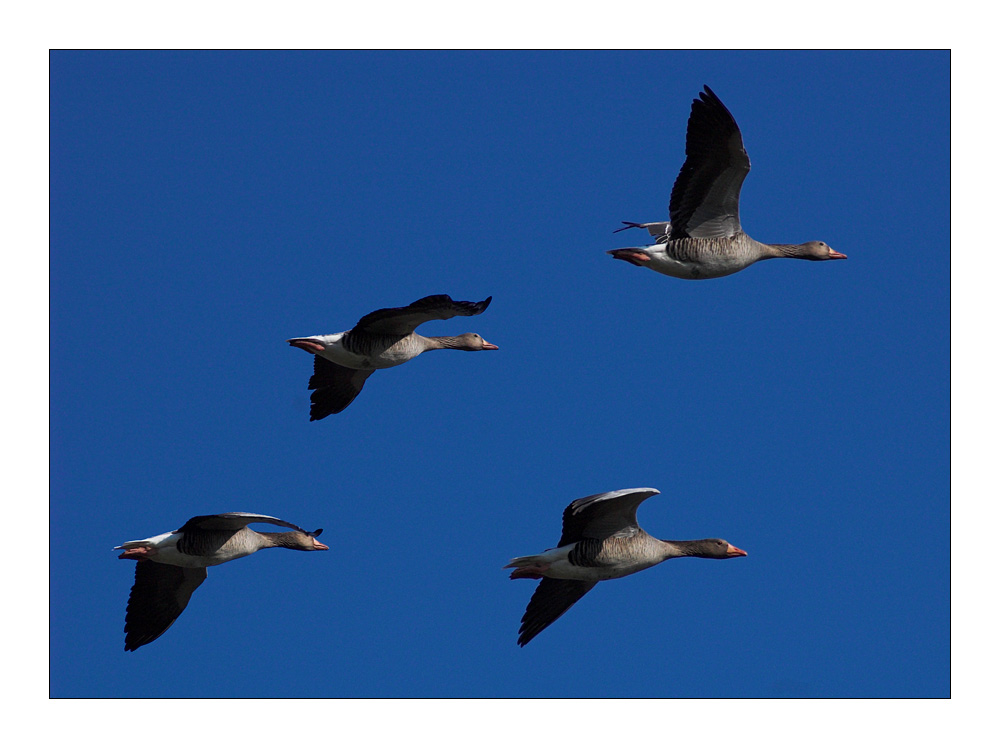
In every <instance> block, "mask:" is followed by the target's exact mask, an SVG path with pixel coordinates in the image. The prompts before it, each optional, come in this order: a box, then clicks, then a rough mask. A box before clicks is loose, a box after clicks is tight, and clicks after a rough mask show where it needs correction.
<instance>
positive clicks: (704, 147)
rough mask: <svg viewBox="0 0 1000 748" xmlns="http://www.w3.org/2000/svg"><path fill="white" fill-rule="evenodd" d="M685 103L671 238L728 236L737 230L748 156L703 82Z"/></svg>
mask: <svg viewBox="0 0 1000 748" xmlns="http://www.w3.org/2000/svg"><path fill="white" fill-rule="evenodd" d="M699 97H700V98H697V99H695V100H694V102H693V103H692V104H691V116H690V117H689V118H688V125H687V144H686V147H685V153H686V154H687V159H686V160H685V161H684V165H683V166H682V167H681V171H680V174H678V175H677V179H676V181H675V182H674V188H673V190H672V191H671V193H670V228H671V237H670V238H671V239H681V238H683V237H686V236H690V237H694V238H703V237H730V236H734V235H735V234H736V233H738V232H739V231H740V230H741V229H740V188H741V187H742V186H743V180H744V179H746V176H747V174H748V173H749V172H750V157H749V156H747V152H746V149H744V148H743V136H742V135H741V134H740V128H739V127H738V126H737V125H736V120H735V119H733V115H732V114H730V112H729V110H728V109H726V107H725V105H724V104H723V103H722V102H721V101H720V100H719V97H718V96H716V95H715V93H714V92H713V91H712V89H710V88H709V87H708V86H705V91H704V92H703V93H700V94H699Z"/></svg>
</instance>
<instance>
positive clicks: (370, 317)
mask: <svg viewBox="0 0 1000 748" xmlns="http://www.w3.org/2000/svg"><path fill="white" fill-rule="evenodd" d="M492 300H493V297H492V296H490V297H488V298H486V299H485V300H484V301H452V298H451V297H450V296H448V295H447V294H439V295H437V296H426V297H424V298H422V299H419V300H417V301H414V302H413V303H412V304H410V305H409V306H401V307H395V308H392V309H379V310H377V311H374V312H372V313H371V314H366V315H365V316H364V317H362V318H361V319H360V320H358V324H356V325H355V326H354V328H353V329H351V330H347V331H346V332H338V333H335V334H333V335H313V336H312V337H308V338H292V339H291V340H289V341H288V343H289V345H292V346H294V347H296V348H301V349H302V350H304V351H305V352H306V353H313V354H315V362H314V364H313V366H314V369H313V376H312V378H311V379H310V380H309V389H311V390H313V393H312V397H311V398H310V399H311V401H312V408H311V409H310V411H309V420H310V421H318V420H319V419H321V418H326V417H327V416H328V415H331V414H333V413H340V412H341V411H342V410H343V409H344V408H346V407H347V406H348V405H350V404H351V402H352V401H353V400H354V398H356V397H357V396H358V393H360V392H361V388H362V387H364V386H365V380H366V379H368V377H369V376H371V374H372V372H373V371H375V370H376V369H388V368H389V367H391V366H399V365H400V364H405V363H406V362H407V361H409V360H410V359H411V358H416V357H417V356H419V355H420V354H421V353H423V352H424V351H433V350H436V349H440V348H454V349H457V350H460V351H495V350H497V349H498V347H497V346H495V345H493V344H492V343H487V342H486V341H485V340H483V339H482V337H481V336H479V335H477V334H476V333H474V332H467V333H465V334H464V335H458V336H457V337H453V338H452V337H438V338H429V337H424V336H423V335H418V334H417V333H416V332H414V331H415V330H416V329H417V327H419V326H420V325H422V324H423V323H424V322H429V321H430V320H432V319H451V318H452V317H472V316H474V315H476V314H482V313H483V312H484V311H486V307H488V306H489V305H490V302H491V301H492Z"/></svg>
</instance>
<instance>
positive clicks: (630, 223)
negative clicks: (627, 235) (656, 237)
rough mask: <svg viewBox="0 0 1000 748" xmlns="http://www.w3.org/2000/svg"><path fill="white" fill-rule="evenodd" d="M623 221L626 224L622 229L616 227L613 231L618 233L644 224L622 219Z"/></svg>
mask: <svg viewBox="0 0 1000 748" xmlns="http://www.w3.org/2000/svg"><path fill="white" fill-rule="evenodd" d="M622 223H624V224H625V225H624V226H622V227H621V228H620V229H615V230H614V231H612V232H611V233H612V234H617V233H618V232H619V231H624V230H625V229H637V228H640V227H641V226H642V224H641V223H632V221H622Z"/></svg>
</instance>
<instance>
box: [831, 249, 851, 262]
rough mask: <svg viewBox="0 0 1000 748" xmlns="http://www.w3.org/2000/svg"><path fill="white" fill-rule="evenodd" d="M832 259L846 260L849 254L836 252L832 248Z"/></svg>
mask: <svg viewBox="0 0 1000 748" xmlns="http://www.w3.org/2000/svg"><path fill="white" fill-rule="evenodd" d="M830 259H831V260H846V259H847V255H845V254H842V253H840V252H834V251H833V250H832V249H831V250H830Z"/></svg>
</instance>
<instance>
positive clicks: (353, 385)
mask: <svg viewBox="0 0 1000 748" xmlns="http://www.w3.org/2000/svg"><path fill="white" fill-rule="evenodd" d="M313 359H314V363H313V375H312V377H311V378H310V379H309V389H311V390H315V391H314V392H313V393H312V397H310V398H309V399H310V401H311V402H312V408H310V410H309V420H310V421H318V420H320V419H321V418H326V417H327V416H329V415H333V414H334V413H339V412H340V411H342V410H343V409H344V408H346V407H347V406H348V405H350V404H351V403H352V402H354V398H356V397H357V396H358V395H359V394H360V393H361V388H362V387H364V386H365V380H366V379H368V377H370V376H371V374H372V371H374V370H373V369H349V368H347V367H346V366H340V365H339V364H335V363H333V362H332V361H328V360H327V359H325V358H323V357H322V356H313Z"/></svg>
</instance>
